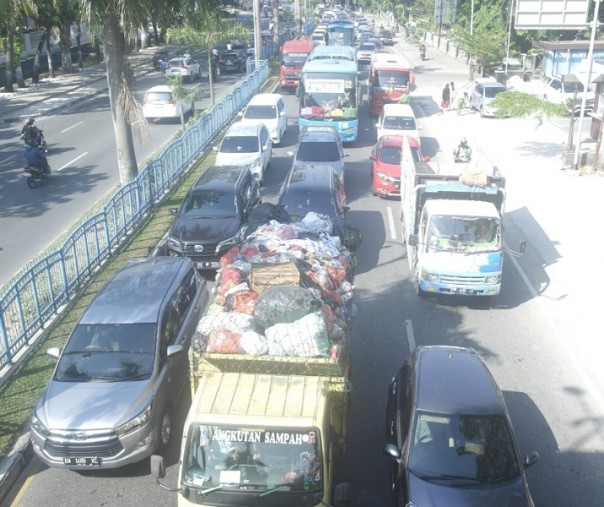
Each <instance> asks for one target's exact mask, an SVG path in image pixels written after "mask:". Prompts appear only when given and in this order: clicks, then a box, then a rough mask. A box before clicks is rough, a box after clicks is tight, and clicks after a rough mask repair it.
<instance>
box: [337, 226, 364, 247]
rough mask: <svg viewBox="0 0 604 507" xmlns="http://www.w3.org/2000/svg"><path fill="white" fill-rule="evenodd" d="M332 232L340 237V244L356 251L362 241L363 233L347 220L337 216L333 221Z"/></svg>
mask: <svg viewBox="0 0 604 507" xmlns="http://www.w3.org/2000/svg"><path fill="white" fill-rule="evenodd" d="M333 234H334V235H335V236H338V237H339V238H340V241H341V242H342V245H344V247H345V248H347V249H348V250H350V251H351V252H356V251H357V250H358V248H359V247H360V246H361V243H362V242H363V233H362V232H361V231H360V230H359V229H358V228H356V227H355V226H354V225H352V224H351V223H350V222H348V221H347V220H343V219H341V218H338V219H336V220H334V222H333Z"/></svg>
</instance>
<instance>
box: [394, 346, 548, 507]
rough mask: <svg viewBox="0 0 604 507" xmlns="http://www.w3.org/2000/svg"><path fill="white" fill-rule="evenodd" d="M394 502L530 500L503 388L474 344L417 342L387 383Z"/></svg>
mask: <svg viewBox="0 0 604 507" xmlns="http://www.w3.org/2000/svg"><path fill="white" fill-rule="evenodd" d="M386 414H387V415H386V439H387V441H388V444H387V445H386V447H385V452H386V454H387V455H388V456H389V457H390V458H392V460H393V474H392V485H393V492H394V496H395V502H394V503H395V505H468V506H470V505H489V506H490V507H491V506H492V507H499V506H509V505H517V506H525V507H533V501H532V499H531V494H530V492H529V489H528V484H527V480H526V475H525V469H526V468H528V467H529V466H531V465H532V464H534V463H535V462H536V461H537V460H538V459H539V455H538V454H537V453H535V452H533V453H530V454H527V455H525V456H524V458H522V459H521V458H520V451H519V449H518V444H517V442H516V437H515V435H514V430H513V428H512V423H511V419H510V416H509V414H508V410H507V407H506V404H505V401H504V399H503V395H502V393H501V391H500V389H499V387H498V386H497V384H496V383H495V380H494V379H493V377H492V376H491V373H490V372H489V370H488V368H487V366H486V364H485V363H484V361H483V360H482V359H481V358H480V356H479V355H478V354H477V353H476V352H475V351H474V350H472V349H464V348H460V347H448V346H431V347H418V348H417V349H416V350H415V351H414V352H413V354H412V355H411V358H410V359H409V360H408V361H407V362H406V363H405V364H404V365H403V367H402V368H401V370H400V371H399V372H398V374H397V375H396V377H394V379H393V380H392V384H391V385H390V388H389V389H388V407H387V411H386Z"/></svg>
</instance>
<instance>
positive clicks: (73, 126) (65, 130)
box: [60, 121, 84, 134]
mask: <svg viewBox="0 0 604 507" xmlns="http://www.w3.org/2000/svg"><path fill="white" fill-rule="evenodd" d="M82 123H84V122H83V121H79V122H78V123H76V124H75V125H72V126H71V127H67V128H66V129H63V130H61V132H60V133H61V134H63V133H64V132H67V131H68V130H71V129H72V128H75V127H77V126H78V125H81V124H82Z"/></svg>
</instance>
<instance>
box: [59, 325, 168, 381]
mask: <svg viewBox="0 0 604 507" xmlns="http://www.w3.org/2000/svg"><path fill="white" fill-rule="evenodd" d="M155 336H156V326H155V324H152V323H143V324H78V325H77V326H76V327H75V329H74V330H73V333H72V334H71V336H70V337H69V340H68V341H67V344H66V345H65V349H64V350H63V353H62V355H61V358H60V360H59V362H58V364H57V369H56V371H55V374H54V377H53V379H54V380H56V381H58V382H91V381H97V382H98V381H101V382H115V381H128V380H145V379H148V378H149V377H150V376H151V374H152V373H153V365H154V362H155Z"/></svg>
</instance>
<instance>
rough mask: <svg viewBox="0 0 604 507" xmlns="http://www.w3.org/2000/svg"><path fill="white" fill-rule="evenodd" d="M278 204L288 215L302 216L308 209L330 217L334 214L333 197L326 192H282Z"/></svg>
mask: <svg viewBox="0 0 604 507" xmlns="http://www.w3.org/2000/svg"><path fill="white" fill-rule="evenodd" d="M280 204H281V205H282V206H283V207H284V208H285V210H286V211H287V212H288V213H289V214H290V215H296V216H297V217H299V218H304V216H305V215H306V214H307V213H308V212H310V211H314V212H315V213H321V214H322V215H327V216H329V217H332V218H333V217H335V216H336V206H335V199H333V197H332V196H331V195H329V194H328V193H326V192H322V193H318V192H317V191H312V192H310V191H308V192H296V191H293V192H292V191H288V192H285V194H283V196H282V198H281V201H280Z"/></svg>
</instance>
